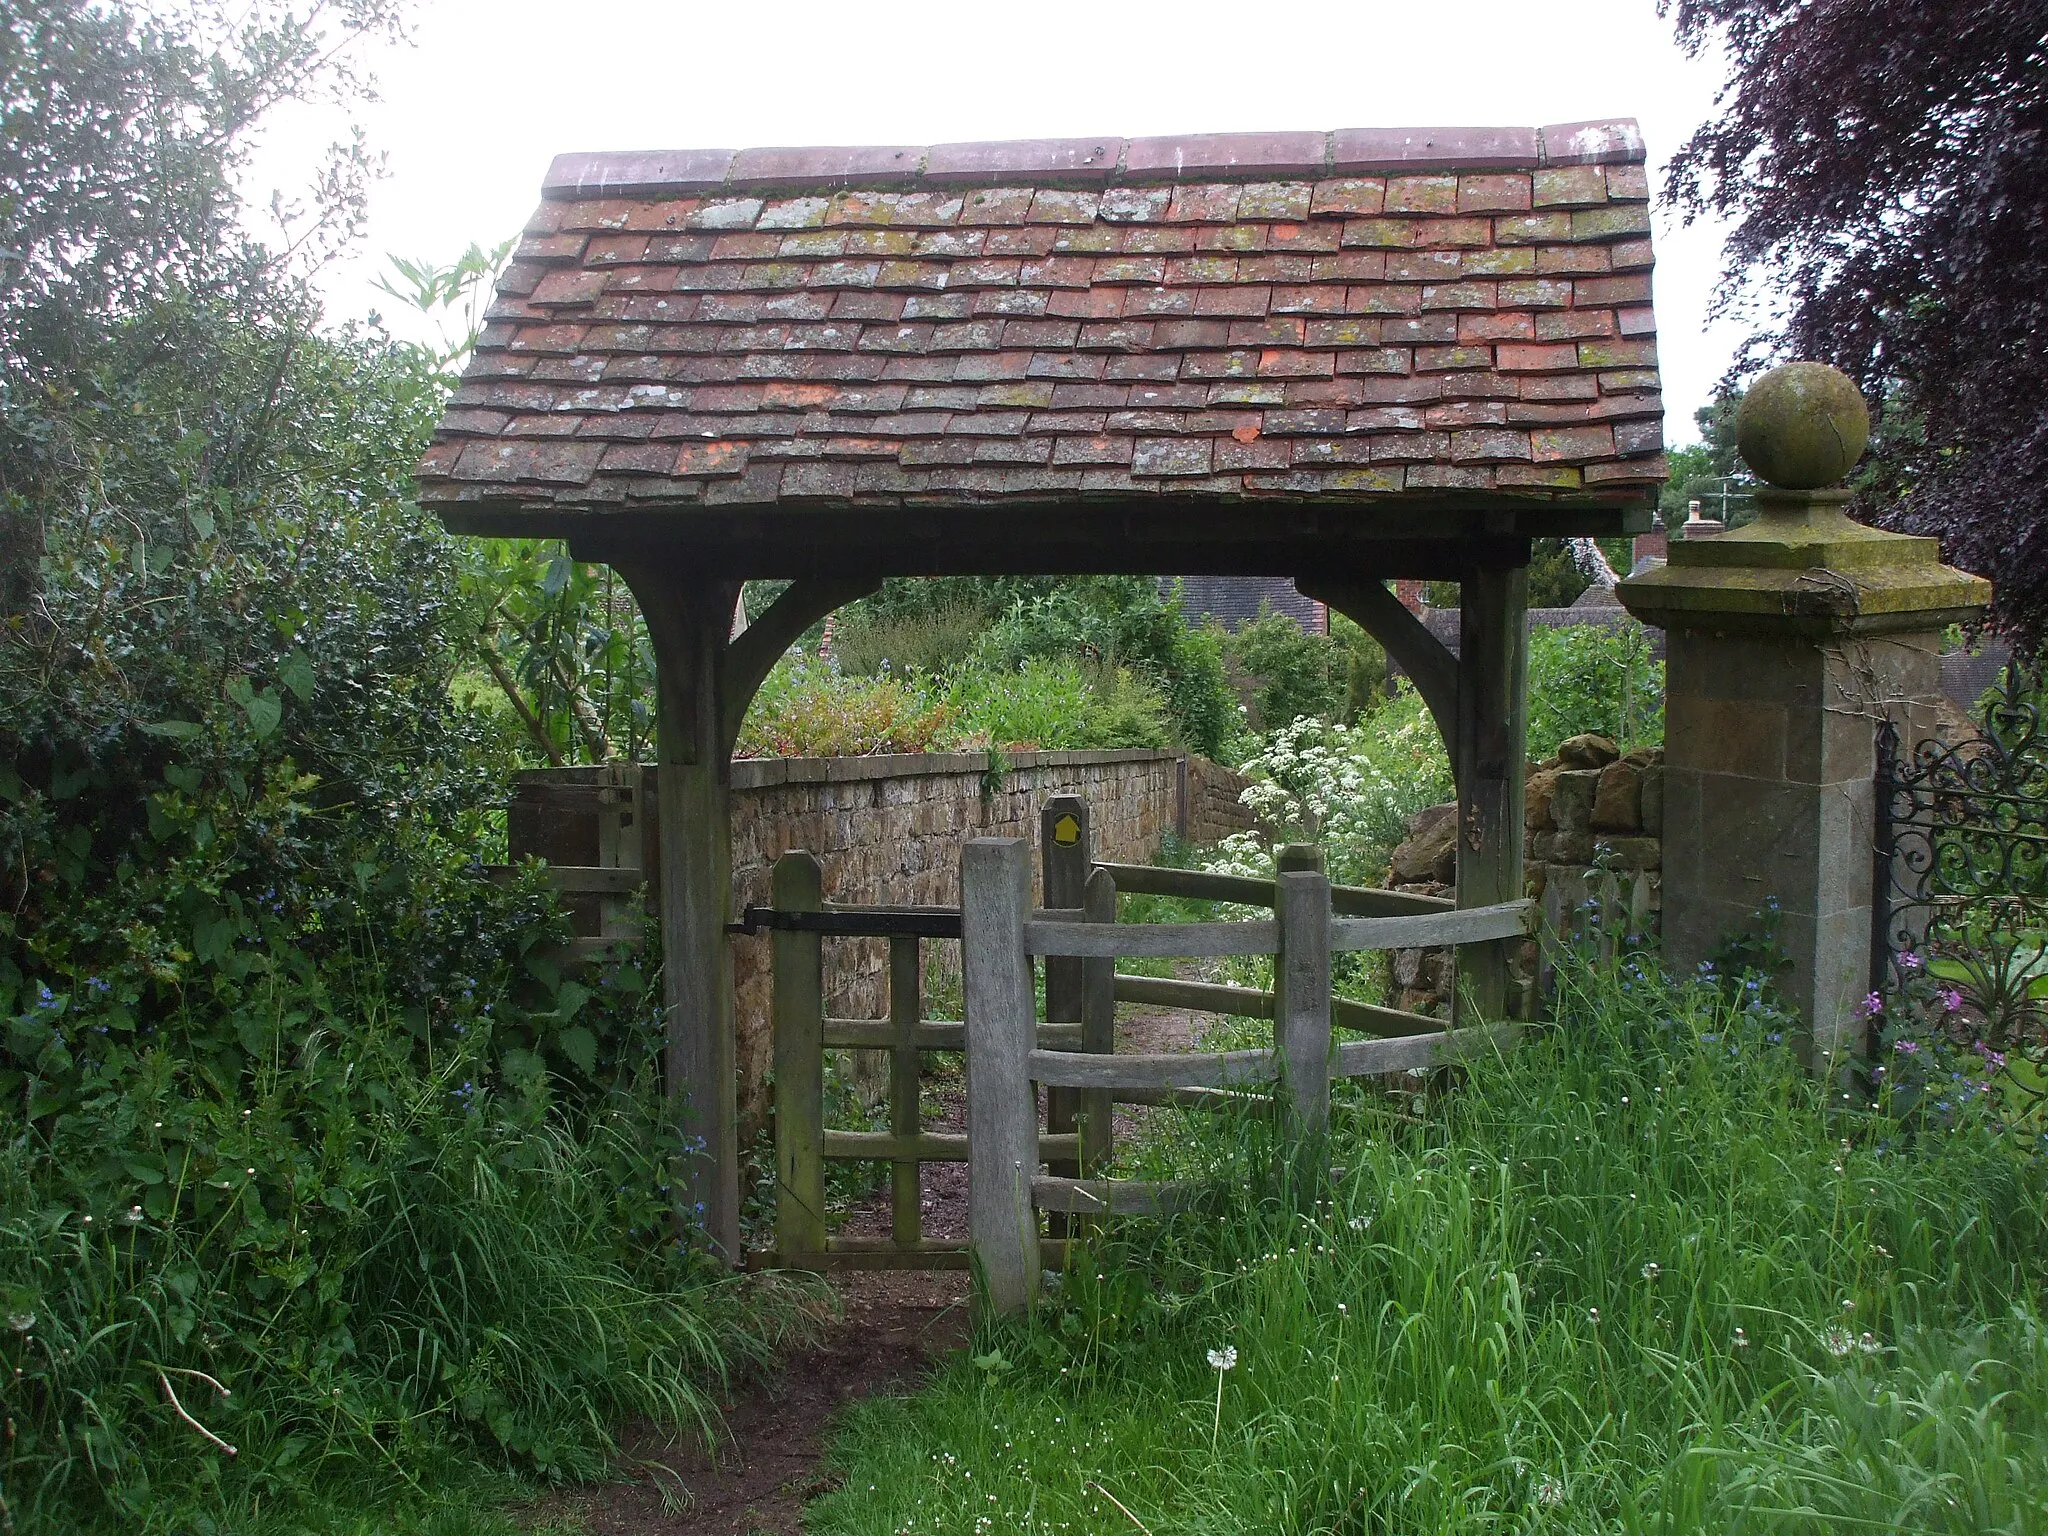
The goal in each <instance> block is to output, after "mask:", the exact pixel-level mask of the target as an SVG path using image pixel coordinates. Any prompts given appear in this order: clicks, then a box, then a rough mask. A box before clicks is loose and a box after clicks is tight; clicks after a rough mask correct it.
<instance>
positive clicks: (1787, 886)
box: [1617, 363, 1991, 1070]
mask: <svg viewBox="0 0 2048 1536" xmlns="http://www.w3.org/2000/svg"><path fill="white" fill-rule="evenodd" d="M1736 435H1737V443H1738V446H1739V447H1740V449H1741V452H1742V457H1743V459H1744V461H1745V462H1746V463H1747V464H1748V465H1749V467H1750V469H1751V470H1753V471H1754V472H1755V473H1756V474H1757V475H1758V476H1759V477H1760V478H1761V479H1762V481H1763V482H1765V483H1764V484H1762V485H1760V486H1759V487H1758V488H1757V492H1756V502H1757V511H1758V516H1757V519H1756V521H1754V522H1753V523H1750V524H1748V525H1747V526H1745V527H1741V528H1734V529H1730V530H1728V531H1727V532H1724V533H1718V534H1714V535H1711V536H1709V537H1706V538H1700V539H1687V540H1683V541H1674V542H1673V543H1672V545H1671V549H1670V556H1669V563H1668V564H1666V565H1663V566H1659V567H1656V568H1653V569H1650V570H1647V571H1645V572H1643V573H1642V574H1641V575H1638V576H1633V577H1631V578H1629V579H1628V580H1626V581H1624V582H1622V583H1621V585H1620V586H1619V588H1618V589H1617V591H1618V595H1619V596H1620V598H1621V601H1622V604H1623V605H1624V606H1625V607H1626V608H1627V609H1628V610H1629V611H1630V612H1631V613H1633V614H1634V615H1635V616H1636V617H1637V618H1639V619H1641V620H1643V621H1644V622H1645V623H1647V624H1655V625H1658V626H1660V627H1662V628H1663V629H1665V630H1666V631H1668V638H1667V676H1666V687H1667V692H1666V703H1665V712H1666V723H1665V800H1664V947H1665V951H1666V958H1667V961H1668V963H1669V964H1670V965H1671V967H1672V969H1673V970H1674V971H1676V972H1685V971H1690V970H1692V969H1693V968H1694V967H1695V966H1696V965H1697V964H1698V963H1699V962H1700V961H1702V960H1704V959H1707V958H1708V957H1709V956H1711V955H1712V954H1713V953H1714V952H1715V951H1716V950H1718V949H1719V948H1720V947H1721V946H1722V944H1723V943H1725V942H1726V941H1727V940H1728V939H1729V938H1730V937H1732V936H1734V935H1736V934H1739V933H1742V932H1744V931H1745V930H1753V929H1754V928H1755V926H1756V918H1755V914H1756V913H1757V912H1758V910H1759V909H1760V908H1762V907H1763V906H1764V905H1765V903H1766V902H1767V901H1770V900H1773V899H1774V900H1775V901H1776V902H1777V904H1778V907H1779V912H1780V916H1779V919H1778V938H1779V941H1780V943H1781V944H1782V945H1783V946H1784V948H1785V950H1786V951H1787V953H1788V954H1789V955H1790V958H1791V967H1790V970H1789V972H1788V973H1786V974H1785V976H1784V977H1783V978H1782V979H1783V981H1784V983H1785V992H1786V995H1787V996H1788V997H1789V999H1790V1001H1791V1002H1792V1003H1793V1004H1794V1005H1795V1006H1796V1007H1797V1008H1798V1010H1799V1012H1800V1014H1801V1015H1802V1017H1803V1018H1804V1019H1805V1021H1806V1025H1807V1030H1808V1037H1807V1041H1806V1046H1807V1053H1808V1059H1809V1062H1810V1064H1811V1065H1812V1066H1813V1067H1814V1068H1815V1069H1816V1070H1827V1069H1829V1068H1831V1067H1833V1066H1835V1065H1837V1064H1839V1059H1840V1058H1841V1057H1843V1056H1844V1055H1845V1053H1848V1052H1851V1051H1854V1050H1856V1049H1858V1048H1859V1046H1860V1043H1861V1040H1862V1012H1861V1009H1860V1007H1859V1004H1860V1003H1861V1001H1862V999H1863V997H1864V994H1865V993H1866V991H1867V990H1868V987H1869V981H1868V977H1869V974H1870V943H1871V936H1870V924H1871V919H1870V902H1871V863H1872V834H1873V830H1874V821H1873V818H1874V810H1875V797H1874V795H1873V791H1872V782H1871V781H1872V775H1873V772H1874V770H1875V766H1876V760H1875V752H1876V745H1875V737H1876V726H1877V723H1878V721H1879V720H1880V719H1881V718H1884V717H1890V718H1891V719H1892V720H1893V721H1894V722H1895V723H1896V724H1897V726H1898V729H1899V732H1900V735H1901V737H1902V738H1903V739H1905V740H1907V741H1917V740H1919V739H1920V738H1922V737H1924V736H1927V735H1929V734H1931V733H1932V730H1933V724H1934V709H1935V704H1936V700H1937V697H1938V695H1939V692H1940V670H1941V669H1940V653H1941V631H1942V629H1943V627H1944V626H1946V625H1948V624H1951V623H1954V622H1956V621H1957V620H1960V619H1965V618H1968V617H1970V616H1972V615H1974V614H1975V613H1977V612H1978V611H1979V610H1980V609H1981V608H1982V606H1983V605H1984V604H1985V603H1986V602H1988V601H1989V599H1990V596H1991V587H1990V584H1989V583H1988V582H1986V581H1984V580H1982V579H1981V578H1979V577H1975V576H1971V575H1967V574H1965V573H1964V572H1961V571H1957V570H1954V569H1952V568H1950V567H1948V566H1945V565H1943V564H1941V561H1940V556H1939V547H1938V544H1937V542H1936V541H1935V540H1934V539H1929V538H1913V537H1908V536H1906V535H1903V534H1894V533H1884V532H1881V531H1879V530H1876V529H1872V528H1865V527H1863V526H1861V525H1859V524H1857V523H1852V522H1851V521H1850V520H1849V519H1848V517H1847V515H1846V514H1845V513H1844V511H1843V506H1844V503H1846V502H1847V501H1848V499H1849V495H1850V493H1849V492H1848V491H1847V490H1845V489H1842V488H1840V486H1839V482H1840V480H1841V479H1842V477H1843V476H1844V475H1846V474H1847V473H1848V472H1849V471H1850V469H1852V468H1853V467H1854V466H1855V464H1856V461H1857V459H1858V458H1860V457H1861V456H1862V453H1863V448H1864V445H1865V444H1866V443H1867V442H1868V440H1869V436H1870V418H1869V413H1868V411H1867V410H1866V408H1865V406H1864V403H1863V399H1862V396H1861V395H1860V394H1858V393H1857V390H1856V386H1855V385H1854V384H1853V383H1852V382H1851V381H1850V380H1849V378H1848V377H1847V376H1846V375H1844V374H1842V373H1840V372H1838V371H1837V370H1835V369H1833V368H1830V367H1828V366H1827V365H1826V364H1823V363H1790V364H1787V365H1786V366H1784V367H1782V368H1777V369H1774V370H1773V371H1771V372H1770V373H1768V374H1766V375H1764V377H1763V378H1761V379H1759V380H1758V381H1757V383H1756V384H1755V386H1754V387H1753V388H1751V390H1750V392H1749V395H1748V397H1747V398H1746V399H1745V400H1744V402H1743V406H1742V410H1741V413H1740V415H1739V416H1738V418H1737V426H1736Z"/></svg>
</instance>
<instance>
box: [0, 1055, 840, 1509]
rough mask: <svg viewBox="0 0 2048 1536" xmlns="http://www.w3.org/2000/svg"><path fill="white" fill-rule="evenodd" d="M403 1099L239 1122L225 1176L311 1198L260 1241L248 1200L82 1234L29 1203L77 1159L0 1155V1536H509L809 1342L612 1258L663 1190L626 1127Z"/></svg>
mask: <svg viewBox="0 0 2048 1536" xmlns="http://www.w3.org/2000/svg"><path fill="white" fill-rule="evenodd" d="M386 1081H387V1083H389V1084H390V1085H391V1086H393V1087H397V1086H401V1085H403V1084H404V1083H405V1082H406V1080H405V1079H404V1078H403V1077H402V1076H401V1075H399V1074H397V1073H395V1072H394V1073H393V1074H392V1076H391V1077H390V1078H388V1079H386ZM412 1086H414V1087H415V1088H416V1089H417V1096H415V1097H412V1098H410V1099H403V1098H401V1099H398V1100H397V1101H395V1102H393V1103H392V1104H391V1105H390V1107H389V1108H388V1109H385V1110H381V1111H380V1110H374V1109H373V1110H371V1111H370V1112H368V1113H367V1114H361V1115H359V1114H357V1112H356V1106H354V1105H349V1106H347V1109H348V1113H347V1114H346V1115H344V1116H342V1117H339V1118H332V1119H329V1120H328V1121H327V1122H326V1123H321V1121H320V1119H319V1117H318V1114H317V1104H315V1103H312V1102H310V1101H309V1095H305V1094H287V1093H283V1092H282V1091H281V1092H280V1093H279V1095H278V1097H277V1098H276V1099H275V1100H272V1101H265V1102H261V1103H260V1105H259V1107H256V1108H252V1109H250V1110H249V1111H247V1115H248V1119H247V1120H246V1121H245V1122H244V1123H245V1124H247V1125H248V1126H250V1127H251V1128H252V1129H250V1130H249V1131H248V1132H247V1133H246V1136H247V1145H248V1151H247V1156H248V1159H249V1163H250V1165H251V1166H250V1170H249V1171H250V1172H251V1174H252V1175H253V1174H257V1173H259V1172H266V1173H267V1172H271V1170H273V1169H282V1170H284V1172H282V1173H277V1174H275V1175H274V1177H275V1178H277V1179H279V1180H281V1181H283V1182H285V1183H288V1184H289V1185H290V1186H291V1187H293V1188H317V1189H318V1190H319V1192H320V1195H321V1198H320V1199H319V1200H317V1201H309V1202H307V1203H306V1204H305V1205H302V1206H296V1207H287V1208H286V1212H287V1213H286V1214H285V1215H283V1216H272V1215H269V1214H267V1213H266V1212H265V1211H264V1209H263V1208H262V1207H261V1206H259V1205H257V1204H256V1199H255V1194H254V1192H253V1191H252V1190H251V1191H243V1192H242V1197H241V1199H240V1200H238V1201H237V1202H236V1203H235V1204H233V1205H231V1206H229V1207H226V1208H225V1209H224V1211H223V1212H221V1213H218V1214H216V1215H215V1216H214V1217H212V1218H211V1225H208V1224H207V1222H205V1221H195V1220H193V1219H192V1216H191V1212H192V1206H191V1202H189V1201H186V1200H182V1199H180V1200H177V1201H173V1202H170V1209H171V1210H172V1211H173V1212H174V1214H170V1215H166V1216H164V1217H162V1218H156V1217H152V1216H151V1215H149V1214H148V1213H147V1212H145V1211H144V1210H143V1208H142V1207H141V1206H140V1205H137V1206H136V1207H134V1209H133V1211H131V1212H129V1213H128V1215H129V1217H132V1220H131V1219H126V1218H124V1217H122V1216H121V1215H118V1214H116V1213H113V1212H102V1214H101V1215H100V1216H99V1218H98V1219H97V1220H93V1219H91V1218H90V1215H89V1213H87V1214H84V1215H82V1214H81V1213H80V1211H79V1210H78V1209H77V1207H76V1206H75V1205H74V1204H72V1203H70V1202H69V1201H68V1200H66V1199H65V1198H64V1197H63V1196H62V1195H60V1194H59V1193H58V1191H57V1190H56V1189H55V1188H53V1183H54V1181H53V1180H52V1178H51V1175H52V1173H53V1171H54V1169H55V1168H57V1167H58V1166H59V1165H60V1163H62V1162H66V1161H68V1164H69V1165H70V1166H76V1165H77V1164H78V1162H79V1161H80V1158H81V1157H82V1155H83V1152H82V1149H78V1148H68V1149H67V1150H66V1154H65V1158H64V1159H51V1158H49V1157H47V1156H43V1155H39V1154H38V1153H37V1152H35V1151H32V1150H31V1149H30V1148H29V1147H28V1146H27V1145H25V1141H26V1138H24V1139H23V1140H21V1141H16V1142H14V1143H12V1144H11V1145H9V1146H7V1147H5V1148H4V1149H0V1213H4V1214H0V1282H4V1288H5V1291H6V1294H7V1295H8V1297H9V1298H10V1300H9V1309H10V1310H9V1316H8V1323H9V1326H8V1328H7V1329H6V1331H5V1333H4V1334H0V1367H4V1368H5V1370H6V1374H7V1377H8V1378H9V1379H8V1380H7V1382H6V1384H5V1406H6V1408H7V1431H8V1432H7V1441H6V1446H5V1449H4V1452H0V1479H4V1482H0V1497H4V1499H5V1501H6V1502H5V1505H4V1506H0V1507H4V1508H5V1511H6V1514H7V1515H8V1516H11V1522H10V1521H8V1520H0V1528H7V1529H12V1530H18V1531H23V1532H43V1531H49V1532H70V1531H100V1530H113V1529H119V1530H123V1531H133V1532H138V1533H149V1532H178V1533H184V1532H188V1531H189V1532H202V1533H204V1532H214V1531H221V1532H225V1531H235V1532H271V1531H276V1532H286V1531H290V1532H300V1531H306V1532H323V1533H324V1532H329V1531H332V1532H335V1533H337V1536H342V1533H354V1532H359V1531H360V1532H367V1531H371V1530H387V1529H388V1530H394V1531H397V1530H404V1531H413V1530H420V1531H436V1532H447V1533H449V1536H455V1533H467V1532H478V1533H485V1532H495V1531H501V1530H506V1529H509V1528H508V1527H506V1526H505V1525H504V1523H503V1521H502V1520H501V1519H500V1518H499V1517H498V1516H497V1515H495V1514H494V1513H492V1511H493V1510H494V1509H495V1508H496V1507H497V1506H499V1505H501V1504H502V1503H503V1502H504V1501H505V1500H506V1499H507V1498H511V1497H515V1496H517V1495H518V1494H519V1493H520V1492H521V1491H522V1490H523V1489H526V1488H530V1486H531V1482H532V1481H533V1480H536V1479H537V1480H540V1481H543V1482H544V1481H549V1480H554V1479H582V1478H590V1477H596V1476H603V1475H605V1474H606V1473H607V1471H608V1470H609V1465H610V1458H611V1453H612V1450H613V1447H614V1440H613V1434H614V1432H615V1430H616V1429H617V1428H618V1427H619V1426H621V1425H623V1424H625V1423H627V1422H629V1421H634V1420H639V1421H646V1422H652V1423H656V1424H661V1425H667V1426H672V1427H674V1428H675V1429H676V1430H677V1431H678V1432H681V1433H691V1432H694V1431H696V1430H698V1429H700V1428H704V1427H708V1426H709V1425H711V1424H712V1423H714V1422H715V1412H714V1410H713V1409H712V1407H711V1397H710V1393H711V1391H713V1390H715V1389H716V1387H717V1386H718V1384H719V1383H721V1382H722V1381H724V1380H726V1379H728V1377H729V1376H730V1375H731V1374H732V1373H733V1372H736V1371H739V1370H743V1369H745V1368H747V1367H749V1366H751V1365H754V1364H758V1363H760V1362H762V1361H765V1360H766V1359H767V1358H768V1357H769V1356H770V1355H771V1354H772V1353H773V1351H774V1350H775V1348H776V1347H777V1346H778V1344H780V1343H782V1342H785V1341H787V1340H790V1339H793V1338H800V1337H802V1336H804V1335H805V1334H806V1333H807V1332H808V1331H810V1330H811V1329H812V1328H813V1327H814V1326H815V1325H816V1323H817V1322H818V1321H819V1319H820V1315H821V1302H820V1298H819V1297H818V1296H817V1294H816V1293H815V1291H814V1290H812V1289H811V1288H810V1287H808V1286H806V1285H804V1284H803V1283H802V1282H800V1281H795V1280H789V1281H784V1280H779V1279H774V1278H769V1279H766V1280H763V1279H762V1278H758V1277H757V1278H752V1279H748V1278H736V1277H731V1276H726V1275H717V1274H712V1273H709V1272H707V1271H702V1270H699V1269H696V1268H693V1267H692V1266H691V1265H689V1264H688V1263H686V1262H684V1261H681V1260H664V1259H663V1257H662V1256H661V1255H660V1253H658V1252H657V1251H656V1249H658V1248H659V1246H660V1245H661V1243H662V1238H661V1236H660V1235H659V1233H658V1232H649V1233H648V1234H646V1235H645V1236H644V1238H642V1239H640V1240H638V1241H636V1240H635V1239H633V1238H630V1237H628V1236H627V1235H626V1234H624V1233H623V1232H621V1231H620V1230H619V1228H618V1221H619V1216H620V1205H619V1195H618V1189H619V1188H623V1187H624V1185H623V1184H622V1183H621V1182H620V1181H622V1180H624V1181H632V1182H637V1181H640V1180H643V1179H644V1180H648V1181H650V1182H651V1181H652V1180H654V1179H657V1178H658V1177H659V1166H658V1163H657V1162H656V1161H655V1160H654V1158H653V1157H652V1156H650V1154H649V1151H648V1148H647V1145H646V1142H645V1139H644V1138H643V1137H642V1136H641V1135H640V1134H639V1133H638V1127H637V1126H634V1125H631V1124H629V1123H627V1122H628V1120H629V1119H630V1117H629V1116H627V1115H626V1114H625V1112H624V1111H623V1110H622V1111H621V1112H620V1114H619V1115H618V1116H615V1117H597V1118H593V1119H592V1120H590V1121H588V1122H587V1123H585V1124H583V1125H581V1126H579V1127H576V1128H574V1129H573V1130H572V1128H571V1127H570V1126H569V1125H567V1124H565V1123H563V1122H562V1121H561V1120H559V1119H557V1118H554V1117H545V1118H541V1117H521V1116H519V1115H516V1114H511V1113H505V1114H499V1113H496V1112H494V1107H493V1106H492V1105H491V1104H489V1103H487V1102H485V1101H483V1100H482V1099H481V1098H479V1099H478V1100H476V1101H474V1102H473V1107H471V1108H464V1107H463V1106H462V1105H461V1104H460V1103H457V1102H454V1101H452V1100H451V1097H450V1095H449V1094H448V1093H447V1092H446V1091H445V1088H446V1084H445V1083H442V1082H439V1081H438V1080H437V1081H433V1082H420V1083H417V1084H414V1085H412ZM642 1108H643V1109H644V1112H646V1113H653V1112H655V1109H654V1106H653V1104H652V1102H651V1101H650V1103H649V1104H647V1105H646V1106H642ZM181 1110H183V1111H184V1112H185V1113H186V1114H187V1115H190V1114H192V1113H195V1112H194V1111H192V1110H190V1109H189V1108H188V1107H186V1105H185V1102H184V1101H182V1100H178V1099H173V1100H171V1101H170V1102H169V1103H168V1104H166V1106H165V1107H164V1108H163V1109H162V1110H160V1111H159V1112H160V1113H162V1114H163V1116H164V1122H170V1121H172V1119H173V1116H175V1115H177V1114H179V1113H180V1112H181ZM287 1110H288V1111H289V1113H287ZM225 1113H226V1114H227V1115H228V1116H230V1117H233V1118H240V1117H238V1116H235V1112H234V1111H233V1110H232V1108H230V1109H227V1110H226V1111H225ZM272 1121H275V1122H276V1123H275V1124H272V1123H271V1122H272ZM309 1121H310V1122H311V1123H308V1122H309ZM164 1122H159V1124H163V1123H164ZM144 1124H145V1126H146V1124H147V1122H144ZM167 1128H168V1129H172V1130H175V1129H178V1128H179V1127H178V1126H177V1125H171V1126H168V1127H167ZM315 1154H317V1155H318V1157H319V1158H320V1159H322V1161H321V1162H318V1163H316V1162H315V1161H314V1155H315ZM295 1155H296V1156H298V1157H299V1159H300V1161H299V1162H297V1163H294V1162H293V1161H292V1158H293V1157H294V1156H295ZM323 1174H324V1175H325V1176H326V1179H327V1182H325V1183H320V1182H318V1181H319V1180H320V1178H321V1177H322V1176H323ZM250 1211H254V1212H255V1214H254V1215H253V1216H252V1215H248V1214H247V1213H248V1212H250ZM230 1213H232V1214H235V1215H236V1216H237V1218H238V1219H242V1220H245V1221H246V1222H247V1223H248V1225H245V1226H243V1227H235V1226H232V1225H226V1223H227V1222H228V1215H229V1214H230ZM238 1234H239V1235H238ZM266 1236H278V1237H280V1238H281V1241H280V1242H279V1243H278V1244H277V1245H276V1246H275V1247H274V1248H272V1249H266V1248H263V1247H260V1246H258V1241H257V1240H258V1238H261V1237H266ZM294 1239H296V1240H294ZM167 1384H168V1386H167ZM173 1391H175V1393H176V1395H177V1400H178V1401H177V1404H176V1405H175V1406H174V1405H173V1404H172V1402H171V1393H172V1392H173ZM180 1410H182V1412H181V1411H180ZM187 1415H189V1417H188V1416H187ZM227 1446H233V1447H234V1451H233V1452H232V1453H228V1452H227V1450H226V1447H227Z"/></svg>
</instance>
